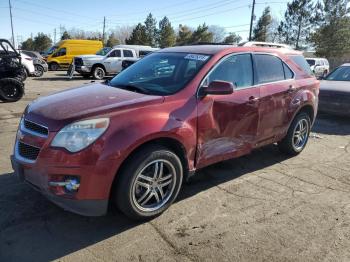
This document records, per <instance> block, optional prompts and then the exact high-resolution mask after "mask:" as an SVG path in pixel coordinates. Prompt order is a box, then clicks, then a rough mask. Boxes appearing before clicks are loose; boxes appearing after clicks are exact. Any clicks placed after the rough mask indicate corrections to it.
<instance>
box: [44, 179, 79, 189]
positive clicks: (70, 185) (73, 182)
mask: <svg viewBox="0 0 350 262" xmlns="http://www.w3.org/2000/svg"><path fill="white" fill-rule="evenodd" d="M49 186H52V187H61V188H64V189H65V191H67V192H69V193H72V192H77V191H78V189H79V187H80V179H79V178H78V177H65V178H64V181H50V182H49Z"/></svg>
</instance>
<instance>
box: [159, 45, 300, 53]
mask: <svg viewBox="0 0 350 262" xmlns="http://www.w3.org/2000/svg"><path fill="white" fill-rule="evenodd" d="M224 51H231V52H232V53H239V52H267V53H281V54H285V55H300V54H302V52H300V51H296V50H292V49H287V48H274V47H257V46H250V47H246V46H233V45H188V46H175V47H168V48H164V49H161V50H160V52H175V53H195V54H206V55H215V54H218V53H221V52H224Z"/></svg>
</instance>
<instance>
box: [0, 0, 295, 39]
mask: <svg viewBox="0 0 350 262" xmlns="http://www.w3.org/2000/svg"><path fill="white" fill-rule="evenodd" d="M11 1H12V7H13V8H12V15H13V24H14V35H15V39H16V40H17V39H18V40H21V39H22V40H25V39H26V38H28V37H29V36H30V35H31V33H32V34H33V35H36V34H37V33H38V32H43V33H46V34H49V35H50V36H51V37H52V36H53V32H54V29H55V28H56V30H57V34H58V33H59V27H60V25H62V26H64V27H65V28H67V29H71V28H73V27H74V28H77V29H83V30H90V31H96V30H100V31H101V32H102V24H103V16H106V21H107V22H106V26H107V28H106V29H107V31H108V30H109V29H113V28H115V27H116V26H121V25H135V24H137V23H138V22H143V21H144V20H145V17H146V16H147V14H148V13H149V12H152V14H154V15H155V17H156V18H157V21H159V19H161V18H162V17H163V16H168V18H169V19H170V22H171V23H172V25H173V26H174V27H175V28H177V27H178V25H179V24H186V25H189V26H191V27H196V26H197V25H198V24H202V23H204V22H205V23H206V24H208V25H219V26H223V27H225V28H226V30H227V32H237V33H238V34H240V35H241V36H242V37H243V39H246V38H247V36H248V31H249V22H250V13H251V2H252V1H251V0H216V1H215V0H178V1H175V0H162V1H161V0H152V1H140V0H136V1H135V0H134V1H127V0H124V1H117V0H114V1H113V0H60V1H48V0H11ZM256 2H257V5H256V16H257V17H259V16H260V15H261V13H262V10H263V9H264V8H265V7H266V6H267V5H270V6H271V10H272V14H273V16H274V17H276V18H278V19H280V18H281V17H282V16H283V14H284V11H285V9H286V6H287V5H286V3H287V2H288V1H287V0H256ZM0 24H1V35H0V37H1V38H8V39H9V38H10V37H11V26H10V25H11V24H10V15H9V8H8V0H1V1H0Z"/></svg>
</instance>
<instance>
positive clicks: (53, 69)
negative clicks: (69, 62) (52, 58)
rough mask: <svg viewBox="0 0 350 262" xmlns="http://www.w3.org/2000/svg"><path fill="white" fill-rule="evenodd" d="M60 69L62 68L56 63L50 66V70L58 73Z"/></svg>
mask: <svg viewBox="0 0 350 262" xmlns="http://www.w3.org/2000/svg"><path fill="white" fill-rule="evenodd" d="M59 68H60V66H59V65H58V64H57V63H55V62H52V63H51V64H50V70H51V71H57V70H58V69H59Z"/></svg>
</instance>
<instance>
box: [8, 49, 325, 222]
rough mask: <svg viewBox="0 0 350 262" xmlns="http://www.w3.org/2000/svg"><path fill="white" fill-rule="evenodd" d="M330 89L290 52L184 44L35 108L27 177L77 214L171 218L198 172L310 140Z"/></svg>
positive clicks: (19, 150)
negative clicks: (322, 95)
mask: <svg viewBox="0 0 350 262" xmlns="http://www.w3.org/2000/svg"><path fill="white" fill-rule="evenodd" d="M318 92H319V82H318V81H317V80H316V79H315V77H313V76H312V74H311V72H310V69H309V66H308V64H307V62H306V61H305V59H304V58H303V56H302V55H301V53H299V52H297V51H294V50H288V49H274V48H262V47H232V46H222V45H203V46H200V45H198V46H183V47H173V48H167V49H163V50H160V51H158V52H155V53H153V54H151V55H149V56H146V57H145V58H143V59H141V60H140V61H138V62H137V63H135V64H134V65H132V66H130V67H129V68H127V69H126V70H124V71H123V72H121V73H120V74H119V75H117V76H116V77H114V78H113V79H112V80H111V81H106V82H105V83H91V84H89V85H84V86H82V87H78V88H74V89H70V90H67V91H63V92H59V93H56V94H54V95H50V96H47V97H43V98H39V99H37V100H36V101H34V102H33V103H31V104H30V105H28V106H27V108H26V110H25V112H24V114H23V117H22V119H21V122H20V125H19V129H18V133H17V138H16V142H15V146H14V155H13V156H12V164H13V168H14V170H15V173H16V174H17V175H18V176H19V177H20V178H21V179H24V180H25V181H26V182H28V183H29V184H30V185H32V186H33V187H34V188H35V189H37V190H39V191H40V192H42V193H43V194H44V195H45V196H47V197H48V198H49V199H50V200H52V201H53V202H54V203H56V204H57V205H59V206H61V207H63V208H64V209H66V210H69V211H72V212H75V213H78V214H82V215H87V216H96V215H103V214H105V213H106V211H107V206H108V203H109V202H113V203H115V204H116V206H117V207H118V208H119V209H120V210H121V211H123V212H124V213H125V214H126V215H128V216H129V217H131V218H134V219H145V218H150V217H154V216H156V215H158V214H160V213H162V212H163V211H164V210H166V209H167V208H168V207H169V206H170V205H171V203H172V202H174V200H175V198H176V196H177V195H178V193H179V190H180V187H181V184H182V181H183V180H184V179H186V178H187V177H188V176H190V175H191V174H193V173H194V172H195V171H196V170H197V169H199V168H203V167H205V166H208V165H210V164H213V163H216V162H219V161H223V160H225V159H229V158H234V157H239V156H242V155H245V154H248V153H250V152H251V151H252V150H253V149H255V148H258V147H261V146H264V145H267V144H271V143H276V142H277V143H278V146H279V148H280V149H281V151H282V152H285V153H288V154H292V155H296V154H298V153H300V152H301V151H302V150H303V149H304V147H305V145H306V143H307V141H308V136H309V132H310V128H311V126H312V124H313V122H314V119H315V116H316V112H317V104H318Z"/></svg>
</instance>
